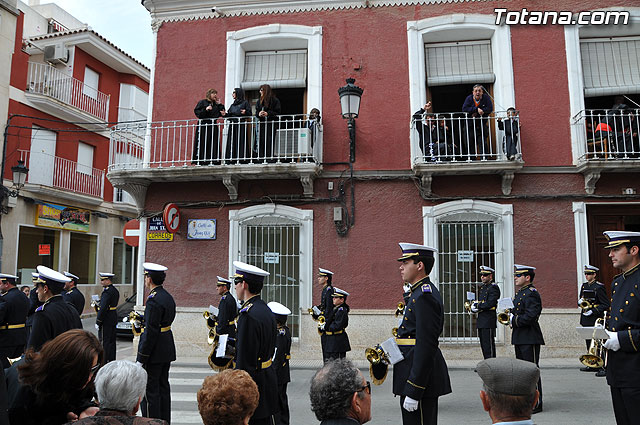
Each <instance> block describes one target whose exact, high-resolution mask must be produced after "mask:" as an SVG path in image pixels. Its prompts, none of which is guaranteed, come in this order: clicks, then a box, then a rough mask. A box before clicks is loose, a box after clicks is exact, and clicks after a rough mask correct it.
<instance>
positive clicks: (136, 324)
mask: <svg viewBox="0 0 640 425" xmlns="http://www.w3.org/2000/svg"><path fill="white" fill-rule="evenodd" d="M142 319H143V317H142V315H141V314H140V313H138V312H137V311H131V312H130V313H129V323H131V332H133V335H134V336H140V335H141V334H142V332H143V331H144V329H143V326H142Z"/></svg>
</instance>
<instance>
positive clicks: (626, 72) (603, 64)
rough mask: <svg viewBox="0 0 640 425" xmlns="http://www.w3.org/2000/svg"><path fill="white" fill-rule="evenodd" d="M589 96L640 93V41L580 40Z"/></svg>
mask: <svg viewBox="0 0 640 425" xmlns="http://www.w3.org/2000/svg"><path fill="white" fill-rule="evenodd" d="M580 53H581V56H582V74H583V78H584V95H585V96H586V97H595V96H609V95H617V94H630V93H640V39H638V38H637V37H633V38H619V39H592V40H581V41H580Z"/></svg>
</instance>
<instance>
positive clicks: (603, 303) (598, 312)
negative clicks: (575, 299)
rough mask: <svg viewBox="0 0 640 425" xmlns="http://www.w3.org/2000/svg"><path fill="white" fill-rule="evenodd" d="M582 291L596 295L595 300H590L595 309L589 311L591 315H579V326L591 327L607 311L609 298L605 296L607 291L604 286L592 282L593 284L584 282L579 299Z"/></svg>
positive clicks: (581, 296)
mask: <svg viewBox="0 0 640 425" xmlns="http://www.w3.org/2000/svg"><path fill="white" fill-rule="evenodd" d="M584 291H594V292H595V293H596V298H595V300H591V301H592V303H593V304H595V307H594V308H592V309H591V310H592V311H593V314H591V315H590V316H585V315H584V314H580V325H581V326H593V325H595V324H596V320H598V319H599V318H601V317H604V313H605V311H607V310H609V306H610V305H611V304H610V303H609V297H608V296H607V289H606V288H605V287H604V284H602V283H600V282H597V281H594V282H593V283H589V282H585V283H583V284H582V286H581V287H580V298H583V297H584V296H583V293H584Z"/></svg>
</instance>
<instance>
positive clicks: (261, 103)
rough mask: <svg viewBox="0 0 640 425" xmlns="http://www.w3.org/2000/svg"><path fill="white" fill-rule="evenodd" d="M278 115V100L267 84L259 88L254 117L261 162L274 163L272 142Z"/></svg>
mask: <svg viewBox="0 0 640 425" xmlns="http://www.w3.org/2000/svg"><path fill="white" fill-rule="evenodd" d="M278 115H280V100H278V98H277V97H276V96H275V95H274V94H273V91H272V90H271V86H270V85H269V84H263V85H261V86H260V99H258V103H257V104H256V117H258V121H259V125H258V133H259V139H258V158H260V159H261V160H262V161H264V160H266V161H267V162H275V159H274V158H273V142H274V139H275V137H274V136H275V134H276V130H277V127H278V124H277V122H276V120H277V119H278Z"/></svg>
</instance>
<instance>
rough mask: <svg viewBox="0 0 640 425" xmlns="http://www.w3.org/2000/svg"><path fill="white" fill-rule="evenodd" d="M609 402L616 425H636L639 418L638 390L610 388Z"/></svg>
mask: <svg viewBox="0 0 640 425" xmlns="http://www.w3.org/2000/svg"><path fill="white" fill-rule="evenodd" d="M611 400H612V401H613V413H614V414H615V416H616V424H618V425H632V424H636V423H637V422H636V421H637V420H638V418H639V417H640V388H636V387H634V388H620V387H611Z"/></svg>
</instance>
